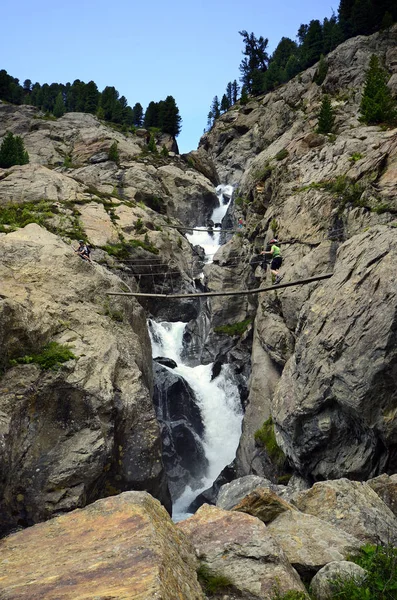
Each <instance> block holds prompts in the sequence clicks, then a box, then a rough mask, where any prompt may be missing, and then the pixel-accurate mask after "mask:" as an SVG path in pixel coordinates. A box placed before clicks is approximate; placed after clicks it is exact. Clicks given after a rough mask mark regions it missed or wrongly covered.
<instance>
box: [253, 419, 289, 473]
mask: <svg viewBox="0 0 397 600" xmlns="http://www.w3.org/2000/svg"><path fill="white" fill-rule="evenodd" d="M254 438H255V442H256V443H257V444H258V446H263V447H264V448H265V449H266V452H267V453H268V455H269V457H270V458H271V459H272V461H273V462H274V463H275V464H276V465H277V466H279V467H282V466H283V465H284V463H285V454H284V452H283V451H282V450H281V448H280V446H279V445H278V444H277V441H276V435H275V433H274V426H273V419H272V418H271V417H269V418H268V419H267V421H265V422H264V423H263V425H262V427H261V428H260V429H258V430H257V431H255V434H254Z"/></svg>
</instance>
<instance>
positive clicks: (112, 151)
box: [108, 142, 120, 165]
mask: <svg viewBox="0 0 397 600" xmlns="http://www.w3.org/2000/svg"><path fill="white" fill-rule="evenodd" d="M108 159H109V160H112V161H113V162H115V163H116V165H118V164H119V161H120V155H119V150H118V148H117V142H113V144H112V145H111V146H110V148H109V152H108Z"/></svg>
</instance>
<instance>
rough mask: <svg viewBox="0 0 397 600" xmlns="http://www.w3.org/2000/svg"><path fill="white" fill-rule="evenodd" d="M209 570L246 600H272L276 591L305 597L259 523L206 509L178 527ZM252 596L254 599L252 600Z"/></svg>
mask: <svg viewBox="0 0 397 600" xmlns="http://www.w3.org/2000/svg"><path fill="white" fill-rule="evenodd" d="M178 529H180V530H181V531H183V532H184V533H185V534H186V535H187V537H188V538H189V539H190V541H191V543H192V544H193V546H194V548H195V550H196V554H197V556H198V558H199V560H200V561H202V562H203V563H204V564H205V565H206V566H207V568H208V569H209V570H210V571H211V572H212V573H215V574H217V575H222V576H223V577H226V578H227V580H229V582H230V586H231V591H233V589H235V590H237V591H239V592H240V594H242V597H243V598H250V596H249V595H248V594H252V596H253V597H254V598H263V599H264V600H265V599H266V600H270V599H271V598H273V597H274V593H275V590H277V583H276V582H278V591H279V592H280V593H281V594H284V593H286V592H287V591H289V590H296V591H300V592H303V593H305V588H304V586H303V584H302V583H301V582H300V580H299V577H298V576H297V574H296V572H295V570H294V569H293V568H292V567H291V566H290V565H289V564H288V561H286V557H285V554H284V552H283V550H282V549H281V548H280V546H279V545H278V544H277V542H275V540H274V539H273V538H272V537H271V535H270V533H269V532H268V530H267V528H266V526H265V525H264V524H263V523H261V521H259V520H258V519H256V518H254V517H251V516H250V515H244V514H242V513H237V512H235V513H231V512H228V511H224V510H221V509H219V508H216V507H213V506H208V505H206V504H205V505H203V506H202V507H201V508H200V509H199V510H198V511H197V513H196V514H195V515H194V516H193V517H190V518H189V519H186V521H182V522H181V523H178ZM252 596H251V597H252Z"/></svg>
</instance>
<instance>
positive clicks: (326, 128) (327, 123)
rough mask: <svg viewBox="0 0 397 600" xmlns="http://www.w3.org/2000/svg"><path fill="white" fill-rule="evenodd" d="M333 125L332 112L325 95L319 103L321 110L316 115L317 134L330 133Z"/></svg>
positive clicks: (329, 100)
mask: <svg viewBox="0 0 397 600" xmlns="http://www.w3.org/2000/svg"><path fill="white" fill-rule="evenodd" d="M334 123H335V115H334V110H333V108H332V105H331V99H330V97H329V96H328V95H325V96H324V98H323V99H322V102H321V108H320V112H319V115H318V125H317V133H323V134H325V133H331V131H332V129H333V127H334Z"/></svg>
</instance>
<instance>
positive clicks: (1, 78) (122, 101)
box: [0, 69, 182, 137]
mask: <svg viewBox="0 0 397 600" xmlns="http://www.w3.org/2000/svg"><path fill="white" fill-rule="evenodd" d="M0 99H1V100H5V101H7V102H11V103H12V104H19V105H20V104H29V105H32V106H36V107H37V108H39V109H40V110H42V111H44V112H45V113H48V114H52V115H54V117H57V118H58V117H62V115H64V114H65V113H67V112H85V113H91V114H93V115H97V116H98V118H100V119H103V120H105V121H109V122H111V123H115V124H116V125H119V126H121V128H122V129H123V130H124V131H128V129H131V127H132V128H134V127H142V126H144V127H156V128H158V129H159V130H160V131H162V132H163V133H169V134H170V135H172V136H174V137H176V136H177V135H178V134H179V133H180V131H181V121H182V119H181V117H180V115H179V109H178V107H177V105H176V102H175V99H174V98H173V97H172V96H167V98H166V99H165V100H160V102H150V103H149V106H148V107H147V109H146V111H145V112H144V110H143V107H142V105H141V104H140V103H139V102H137V103H136V104H135V105H134V106H133V107H132V108H131V107H130V106H129V105H128V102H127V99H126V97H125V96H120V94H119V92H118V91H117V90H116V88H115V87H113V86H106V87H105V88H104V90H102V92H100V91H99V90H98V86H97V85H96V83H95V82H94V81H89V82H88V83H84V81H80V80H79V79H76V80H75V81H74V82H73V83H66V84H62V83H51V84H48V83H44V84H43V85H40V83H34V84H33V83H32V81H31V80H30V79H26V80H25V81H24V82H23V85H21V84H20V83H19V79H17V78H15V77H12V76H11V75H9V74H8V73H7V71H6V70H5V69H2V70H0Z"/></svg>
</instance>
